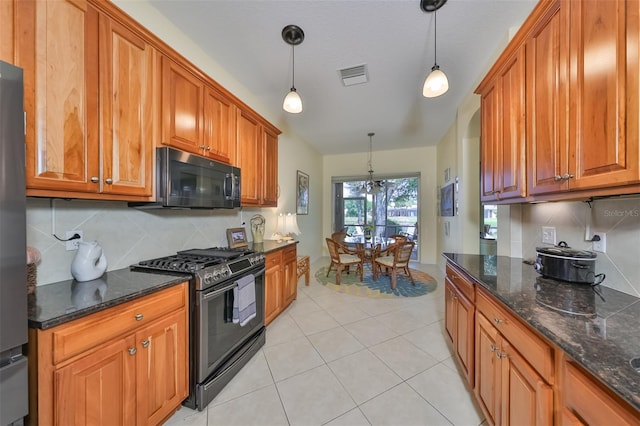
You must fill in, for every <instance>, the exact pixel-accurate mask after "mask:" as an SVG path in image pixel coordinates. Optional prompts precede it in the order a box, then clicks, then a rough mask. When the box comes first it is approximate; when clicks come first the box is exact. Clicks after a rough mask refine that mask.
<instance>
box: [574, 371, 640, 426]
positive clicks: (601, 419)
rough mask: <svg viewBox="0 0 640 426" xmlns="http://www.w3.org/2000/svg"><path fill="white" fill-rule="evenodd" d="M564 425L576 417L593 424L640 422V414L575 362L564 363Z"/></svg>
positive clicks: (633, 423) (630, 423)
mask: <svg viewBox="0 0 640 426" xmlns="http://www.w3.org/2000/svg"><path fill="white" fill-rule="evenodd" d="M562 387H563V388H564V389H566V391H565V392H564V393H563V396H564V405H565V408H564V410H563V414H564V416H565V419H566V420H565V421H564V424H571V423H570V421H571V420H573V421H574V423H573V424H575V418H578V419H579V421H580V422H582V423H584V424H589V425H604V424H610V425H638V424H640V420H639V419H638V417H637V413H634V412H633V410H632V409H629V408H627V407H625V406H623V405H622V404H620V403H618V402H617V398H614V397H613V396H611V395H610V392H608V391H605V390H604V389H602V388H601V386H600V385H599V384H597V383H596V380H595V379H592V378H590V377H589V376H587V374H585V373H583V372H582V371H581V370H580V369H579V368H578V367H576V366H575V365H574V364H573V363H572V362H570V361H566V362H565V363H564V382H563V386H562Z"/></svg>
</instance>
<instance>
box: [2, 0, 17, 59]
mask: <svg viewBox="0 0 640 426" xmlns="http://www.w3.org/2000/svg"><path fill="white" fill-rule="evenodd" d="M14 10H15V6H14V4H13V1H0V60H3V61H5V62H8V63H10V64H13V63H15V62H14V61H15V45H14V43H15V32H14V29H15V26H14V18H15V15H14Z"/></svg>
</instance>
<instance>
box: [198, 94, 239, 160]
mask: <svg viewBox="0 0 640 426" xmlns="http://www.w3.org/2000/svg"><path fill="white" fill-rule="evenodd" d="M204 117H205V132H204V146H205V148H204V149H205V151H204V155H206V156H208V157H211V158H214V159H215V160H217V161H222V162H223V163H227V164H231V160H232V159H233V160H235V150H236V135H235V106H234V105H233V103H232V102H231V101H230V100H229V99H228V98H227V97H226V96H224V95H223V94H222V93H220V92H218V91H217V90H216V89H214V88H211V87H207V88H206V90H205V97H204Z"/></svg>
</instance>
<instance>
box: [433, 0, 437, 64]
mask: <svg viewBox="0 0 640 426" xmlns="http://www.w3.org/2000/svg"><path fill="white" fill-rule="evenodd" d="M433 27H434V31H433V63H434V64H436V65H438V9H436V10H434V11H433Z"/></svg>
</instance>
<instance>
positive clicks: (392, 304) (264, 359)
mask: <svg viewBox="0 0 640 426" xmlns="http://www.w3.org/2000/svg"><path fill="white" fill-rule="evenodd" d="M328 263H329V259H328V258H323V259H320V260H319V261H318V262H315V263H314V264H313V265H311V276H312V277H311V284H310V285H309V286H308V287H307V286H305V285H304V279H301V280H300V281H299V283H298V298H297V300H296V301H294V302H293V303H292V304H291V306H290V307H289V308H287V310H286V311H285V312H283V313H282V314H280V316H279V317H278V318H276V319H275V320H274V321H273V322H272V323H271V324H270V325H269V327H267V343H266V344H265V346H264V347H263V348H262V349H261V350H260V351H259V352H258V353H257V354H256V355H255V356H254V357H253V358H252V359H251V361H250V362H249V363H248V364H247V365H246V366H245V367H244V368H243V369H242V370H241V371H240V372H239V373H238V374H237V375H236V377H234V379H233V380H232V381H231V382H230V383H229V384H228V385H227V386H226V387H225V388H224V389H223V390H222V392H221V393H220V394H219V395H218V396H217V397H216V399H214V400H213V401H212V402H211V404H209V406H208V407H207V408H206V409H205V410H203V411H202V412H198V411H194V410H190V409H188V408H185V407H182V408H181V409H180V410H178V411H177V412H176V413H175V414H174V415H173V417H171V418H170V419H169V421H168V422H167V423H166V424H167V425H171V426H174V425H198V426H213V425H224V426H232V425H238V426H245V425H353V426H357V425H393V426H410V425H465V426H466V425H469V426H477V425H480V424H481V423H482V422H483V416H482V414H481V411H480V410H479V409H478V408H477V406H476V405H475V402H474V400H473V396H472V394H471V393H470V392H469V391H468V388H467V387H466V386H465V384H464V380H463V378H462V377H461V376H460V374H459V373H458V371H457V369H456V365H455V362H454V361H453V359H452V358H451V351H450V349H449V346H448V345H447V342H446V340H445V336H444V330H443V328H444V296H443V294H444V277H443V275H442V273H441V271H440V270H439V269H438V268H437V267H436V266H434V265H419V264H415V265H412V267H413V268H415V269H419V270H422V271H424V272H426V273H428V274H431V275H432V276H433V277H434V278H436V280H437V281H438V288H437V289H436V291H434V292H433V293H430V294H428V295H425V296H420V297H411V298H394V299H368V298H363V297H359V296H351V295H347V294H342V293H337V292H334V291H332V290H330V289H327V288H325V287H324V286H323V285H322V284H319V283H318V282H316V280H315V279H314V278H313V276H314V273H315V271H317V270H318V269H319V268H321V267H323V266H326V265H328ZM381 279H385V278H384V277H383V278H381Z"/></svg>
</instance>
